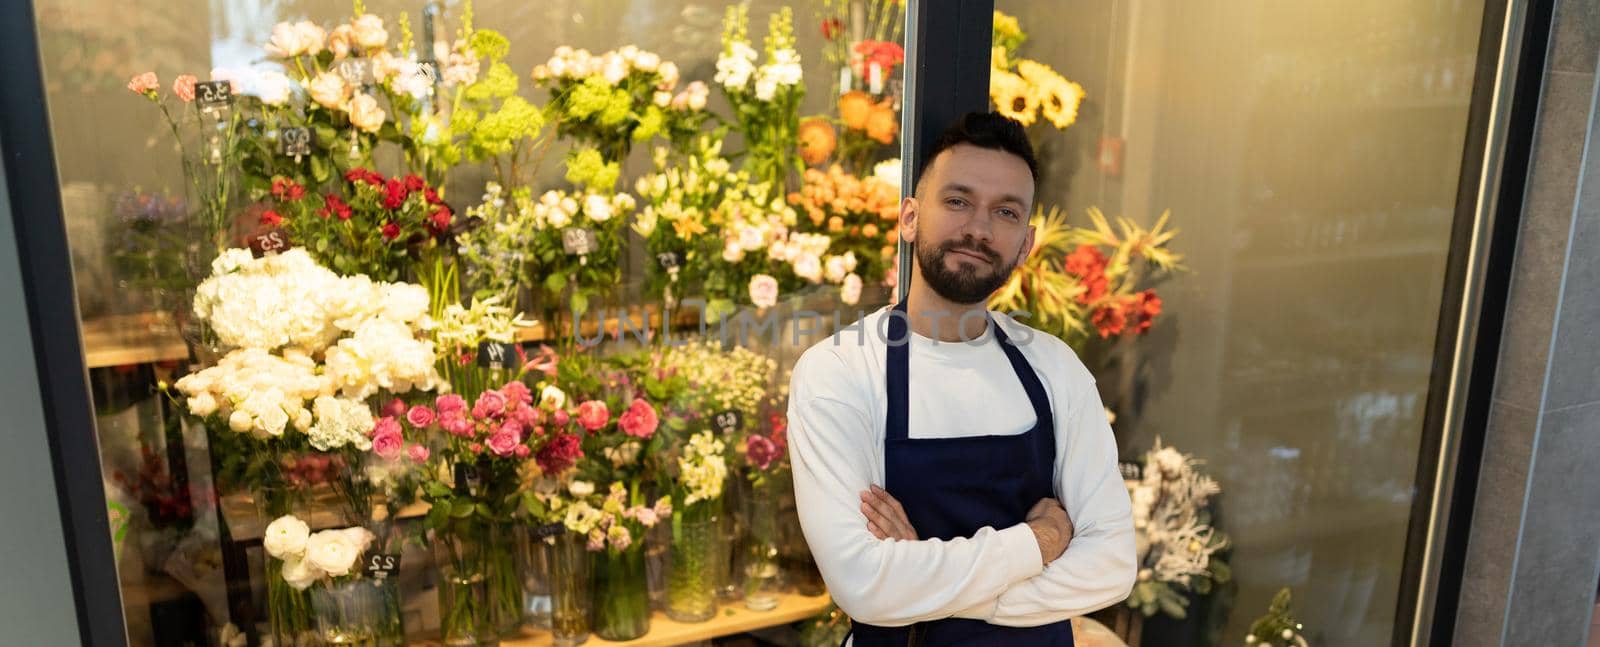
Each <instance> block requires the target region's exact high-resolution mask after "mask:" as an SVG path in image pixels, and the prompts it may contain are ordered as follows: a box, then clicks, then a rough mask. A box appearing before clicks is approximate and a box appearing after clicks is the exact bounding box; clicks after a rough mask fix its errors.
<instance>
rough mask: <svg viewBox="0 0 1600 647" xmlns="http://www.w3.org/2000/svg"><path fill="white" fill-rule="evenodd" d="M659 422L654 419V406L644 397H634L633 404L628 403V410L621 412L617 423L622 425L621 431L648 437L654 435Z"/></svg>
mask: <svg viewBox="0 0 1600 647" xmlns="http://www.w3.org/2000/svg"><path fill="white" fill-rule="evenodd" d="M659 422H660V421H659V420H657V419H656V408H655V407H652V406H650V403H649V402H645V401H644V398H634V400H633V404H630V405H628V410H627V411H624V412H622V417H621V418H620V419H619V420H618V421H617V424H618V425H619V426H621V427H622V433H625V434H628V435H629V436H633V437H635V438H649V437H651V436H653V435H655V433H656V426H657V424H659Z"/></svg>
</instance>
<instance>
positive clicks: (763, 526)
mask: <svg viewBox="0 0 1600 647" xmlns="http://www.w3.org/2000/svg"><path fill="white" fill-rule="evenodd" d="M746 509H747V510H748V523H749V536H748V537H747V538H746V540H745V551H744V553H745V559H744V606H745V608H747V609H750V610H752V611H770V610H772V609H775V608H777V607H778V593H779V590H780V587H781V581H780V577H779V576H780V575H781V573H782V569H781V568H780V567H779V566H778V492H777V488H776V484H775V483H774V481H773V479H771V478H759V479H757V480H756V482H755V483H753V484H752V487H751V488H750V498H749V501H748V502H747V505H746Z"/></svg>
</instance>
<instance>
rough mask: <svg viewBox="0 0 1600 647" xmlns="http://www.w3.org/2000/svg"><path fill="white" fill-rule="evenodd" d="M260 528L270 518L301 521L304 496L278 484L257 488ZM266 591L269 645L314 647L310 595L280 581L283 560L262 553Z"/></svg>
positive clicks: (255, 493) (255, 497) (305, 512)
mask: <svg viewBox="0 0 1600 647" xmlns="http://www.w3.org/2000/svg"><path fill="white" fill-rule="evenodd" d="M252 497H254V499H255V504H256V511H257V513H258V514H259V515H260V522H261V527H262V528H263V529H264V528H266V526H267V524H270V523H272V521H273V520H274V519H277V518H278V517H282V516H284V515H288V514H293V515H296V516H299V517H301V518H305V517H308V516H309V514H308V513H307V511H306V510H305V509H304V495H303V493H302V492H300V491H299V490H297V489H294V488H291V487H288V486H287V485H284V484H281V483H272V484H266V485H261V486H259V487H258V488H257V489H256V491H255V492H253V493H252ZM261 559H262V562H263V565H264V566H265V568H264V569H263V570H265V573H264V574H263V579H265V580H266V589H267V635H268V636H270V637H271V639H272V644H273V645H279V646H282V647H301V646H306V647H311V646H314V645H317V644H318V640H317V636H316V630H315V628H314V626H313V624H312V621H311V617H312V610H311V592H310V590H309V589H308V590H305V591H300V590H296V589H295V588H294V587H292V586H289V583H288V582H286V581H284V579H283V561H282V560H280V559H277V558H275V557H272V556H270V555H266V554H263V555H262V556H261Z"/></svg>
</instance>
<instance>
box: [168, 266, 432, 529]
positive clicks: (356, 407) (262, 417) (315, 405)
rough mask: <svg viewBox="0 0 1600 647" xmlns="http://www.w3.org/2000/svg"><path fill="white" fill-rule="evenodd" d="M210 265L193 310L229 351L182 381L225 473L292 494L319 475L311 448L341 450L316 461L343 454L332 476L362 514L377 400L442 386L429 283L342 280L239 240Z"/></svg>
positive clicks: (270, 493) (267, 493)
mask: <svg viewBox="0 0 1600 647" xmlns="http://www.w3.org/2000/svg"><path fill="white" fill-rule="evenodd" d="M211 269H212V273H211V276H210V277H209V278H207V279H206V280H205V281H203V282H202V283H201V284H200V286H199V288H198V289H197V290H196V294H195V301H194V314H195V317H196V319H197V320H199V321H201V322H203V323H204V324H205V325H207V326H208V329H209V331H210V332H211V336H212V337H213V341H214V342H215V344H216V350H217V351H219V352H224V351H225V354H224V355H222V357H221V359H220V360H219V361H218V362H217V363H216V365H214V366H210V367H206V368H203V369H200V370H198V371H195V372H193V373H191V374H189V375H186V376H184V377H183V378H181V379H179V380H178V381H177V382H176V383H175V384H174V385H173V386H174V387H175V389H176V390H177V391H178V393H179V394H181V395H182V397H183V398H184V401H183V404H184V405H185V408H186V409H187V410H188V412H189V413H190V414H192V415H193V416H195V417H196V418H199V419H201V420H202V421H204V422H205V423H206V425H207V427H208V429H210V430H212V431H213V432H214V433H213V434H212V442H213V443H214V445H215V446H216V447H215V449H216V450H217V453H218V455H219V457H220V460H221V461H222V466H221V470H220V473H219V475H218V476H219V479H221V480H222V481H223V483H224V484H225V487H226V486H234V487H236V488H237V487H245V488H248V489H249V491H252V492H256V493H257V494H258V495H259V496H261V497H263V498H267V499H270V498H273V497H275V496H278V497H285V498H288V499H294V498H297V497H295V496H292V495H290V494H289V492H291V491H294V490H304V489H305V488H306V487H307V486H310V485H313V484H314V483H312V482H308V481H314V480H316V479H308V478H306V475H305V474H304V473H302V471H300V470H297V469H296V465H297V463H298V462H300V460H301V456H302V455H304V454H308V453H312V452H320V453H331V454H334V456H332V457H328V458H326V459H323V458H318V459H316V460H314V461H313V462H314V463H319V464H320V463H326V462H327V461H328V460H333V461H334V462H335V463H339V464H337V465H334V468H335V469H334V470H332V471H333V475H334V476H335V478H333V479H330V480H331V481H332V482H333V485H334V486H335V487H336V488H338V489H340V490H341V494H345V495H346V499H347V503H349V504H350V505H351V506H352V507H353V510H352V512H353V513H359V512H361V511H364V510H365V509H366V505H367V502H366V500H365V499H366V495H367V494H370V493H365V492H356V491H354V490H353V489H352V488H354V487H355V486H353V485H351V481H352V480H353V479H350V478H349V475H350V474H351V473H353V472H354V471H355V470H354V469H353V468H354V467H356V465H355V463H356V462H359V461H362V460H363V459H364V458H365V455H366V454H367V453H368V452H370V451H372V449H373V441H372V435H373V430H374V425H375V420H374V416H373V408H374V407H373V405H374V404H375V403H377V402H379V401H381V400H382V399H383V398H384V397H386V396H392V395H398V394H403V393H407V392H411V391H428V390H432V389H434V388H436V387H437V386H439V385H440V384H441V383H442V381H441V380H440V378H439V374H438V372H437V369H436V367H435V364H436V361H437V357H436V355H435V352H434V345H433V342H432V341H431V340H430V339H428V338H427V336H426V335H421V334H419V333H420V331H421V328H422V327H423V326H424V325H426V324H427V321H426V320H427V315H426V313H427V310H428V295H427V292H426V290H424V289H423V288H422V287H421V286H418V285H413V284H408V283H377V282H373V281H371V280H369V279H367V278H366V277H364V276H352V277H340V276H338V275H336V274H334V273H333V272H332V271H330V270H328V269H327V268H324V267H322V266H320V265H318V264H317V263H316V262H315V261H313V260H312V259H311V257H310V256H308V255H307V254H306V253H305V252H304V251H303V250H301V249H291V250H288V251H286V252H284V253H282V254H274V255H267V256H264V257H262V258H254V257H252V255H251V253H250V252H249V251H246V250H242V249H230V250H226V251H224V252H223V253H222V254H221V255H220V256H218V257H217V259H216V260H215V261H213V262H212V266H211ZM320 467H321V468H323V469H319V470H317V471H318V472H319V473H321V472H326V471H328V470H326V469H325V468H326V467H327V466H326V465H321V466H320ZM344 468H352V469H344ZM341 483H343V484H344V485H345V487H339V486H340V484H341ZM288 503H289V502H286V501H285V502H279V504H277V505H274V506H272V507H275V508H279V509H278V510H275V511H273V513H274V514H278V513H281V512H286V511H287V510H286V509H283V508H282V506H283V505H287V504H288Z"/></svg>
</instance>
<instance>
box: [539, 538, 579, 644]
mask: <svg viewBox="0 0 1600 647" xmlns="http://www.w3.org/2000/svg"><path fill="white" fill-rule="evenodd" d="M586 543H587V542H586V541H585V540H584V538H583V536H581V535H578V534H575V533H570V532H564V533H561V534H559V535H556V536H554V537H550V538H549V539H546V540H544V541H543V542H542V544H541V545H542V546H543V547H544V550H543V551H542V552H543V553H544V556H545V559H544V562H545V564H546V565H548V566H549V578H548V580H547V581H548V582H549V585H550V633H551V635H552V637H553V638H554V643H555V645H556V647H573V646H574V645H580V644H583V642H584V641H586V640H588V639H589V616H590V609H591V606H590V602H591V597H590V596H591V595H592V593H591V584H592V580H591V577H592V570H591V568H590V566H591V564H590V557H589V550H588V547H587V546H586V545H585V544H586Z"/></svg>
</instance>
